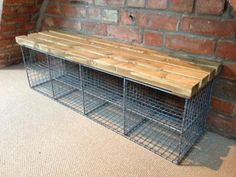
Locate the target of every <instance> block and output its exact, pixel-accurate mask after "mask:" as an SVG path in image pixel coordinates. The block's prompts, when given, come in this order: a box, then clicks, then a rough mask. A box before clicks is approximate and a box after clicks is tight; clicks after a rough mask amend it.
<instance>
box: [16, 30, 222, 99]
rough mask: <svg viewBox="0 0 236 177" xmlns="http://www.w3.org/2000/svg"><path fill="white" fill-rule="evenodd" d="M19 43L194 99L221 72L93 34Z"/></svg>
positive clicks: (51, 34)
mask: <svg viewBox="0 0 236 177" xmlns="http://www.w3.org/2000/svg"><path fill="white" fill-rule="evenodd" d="M16 41H17V43H18V44H20V45H23V46H26V47H30V48H32V49H37V50H41V51H43V52H46V53H49V54H52V55H55V56H58V57H62V58H64V59H66V60H71V61H74V62H78V63H82V64H85V65H88V66H92V67H96V68H99V69H102V70H105V71H109V72H111V73H114V74H118V75H121V76H124V77H127V78H131V79H134V80H138V81H140V82H144V83H147V84H150V85H153V86H156V87H159V88H162V89H165V90H168V91H169V92H172V93H173V94H175V95H178V96H181V97H185V98H191V97H192V96H193V95H195V94H196V93H197V92H198V90H200V89H201V88H202V87H203V86H204V85H206V84H207V83H208V82H209V81H210V80H211V79H212V78H213V77H214V76H215V75H216V74H217V73H218V72H219V71H220V66H221V65H220V64H219V63H216V62H208V61H202V60H199V61H198V60H191V59H189V60H188V59H180V58H175V57H171V56H169V55H167V54H162V53H160V52H156V51H154V50H151V49H146V48H143V47H140V46H134V45H129V44H123V43H118V42H115V41H109V40H104V39H100V38H96V37H93V36H84V35H80V34H68V33H61V32H56V31H45V32H40V33H34V34H30V35H28V36H19V37H16Z"/></svg>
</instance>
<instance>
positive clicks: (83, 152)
mask: <svg viewBox="0 0 236 177" xmlns="http://www.w3.org/2000/svg"><path fill="white" fill-rule="evenodd" d="M235 164H236V142H235V141H232V140H229V139H226V138H223V137H221V136H219V135H216V134H213V133H210V132H209V133H207V134H206V135H205V136H204V138H203V139H202V140H201V142H200V143H199V144H198V145H197V146H196V147H195V148H194V150H193V151H192V152H191V154H190V155H189V156H188V158H187V159H186V160H185V161H184V162H183V163H182V165H180V166H176V165H174V164H172V163H170V162H169V161H166V160H164V159H162V158H161V157H159V156H157V155H155V154H154V153H152V152H150V151H148V150H146V149H144V148H142V147H140V146H138V145H136V144H134V143H133V142H131V141H129V140H127V139H125V138H123V137H121V136H120V135H118V134H116V133H114V132H112V131H110V130H108V129H106V128H104V127H102V126H100V125H98V124H96V123H95V122H92V121H91V120H89V119H86V118H85V117H83V116H81V115H79V114H78V113H76V112H74V111H72V110H70V109H69V108H66V107H64V106H62V105H61V104H59V103H56V102H54V101H52V100H50V99H49V98H47V97H45V96H43V95H41V94H39V93H37V92H35V91H33V90H31V89H30V88H29V87H28V83H27V78H26V74H25V70H24V69H23V66H22V65H16V66H13V67H8V68H5V69H1V70H0V177H80V176H81V177H131V176H133V177H139V176H140V177H146V176H147V177H149V176H150V177H211V176H219V177H236V168H235Z"/></svg>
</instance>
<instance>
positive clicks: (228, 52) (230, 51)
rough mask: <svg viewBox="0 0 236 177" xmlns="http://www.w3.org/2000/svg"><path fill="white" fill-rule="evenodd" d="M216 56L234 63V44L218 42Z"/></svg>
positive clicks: (235, 45)
mask: <svg viewBox="0 0 236 177" xmlns="http://www.w3.org/2000/svg"><path fill="white" fill-rule="evenodd" d="M216 55H217V56H218V57H222V58H226V59H229V60H234V61H236V43H235V42H227V41H220V42H218V45H217V49H216Z"/></svg>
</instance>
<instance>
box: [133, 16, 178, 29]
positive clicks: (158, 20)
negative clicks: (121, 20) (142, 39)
mask: <svg viewBox="0 0 236 177" xmlns="http://www.w3.org/2000/svg"><path fill="white" fill-rule="evenodd" d="M138 23H139V26H140V27H141V28H147V29H153V30H158V29H160V30H166V31H176V26H177V23H178V18H177V17H175V16H171V15H166V14H155V13H139V14H138Z"/></svg>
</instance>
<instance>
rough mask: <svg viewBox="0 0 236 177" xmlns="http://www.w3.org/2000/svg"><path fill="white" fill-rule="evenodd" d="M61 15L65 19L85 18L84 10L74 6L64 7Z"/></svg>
mask: <svg viewBox="0 0 236 177" xmlns="http://www.w3.org/2000/svg"><path fill="white" fill-rule="evenodd" d="M62 9H63V10H62V11H63V14H64V15H65V16H67V17H85V16H86V9H85V8H83V7H78V6H74V5H64V6H63V8H62Z"/></svg>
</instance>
